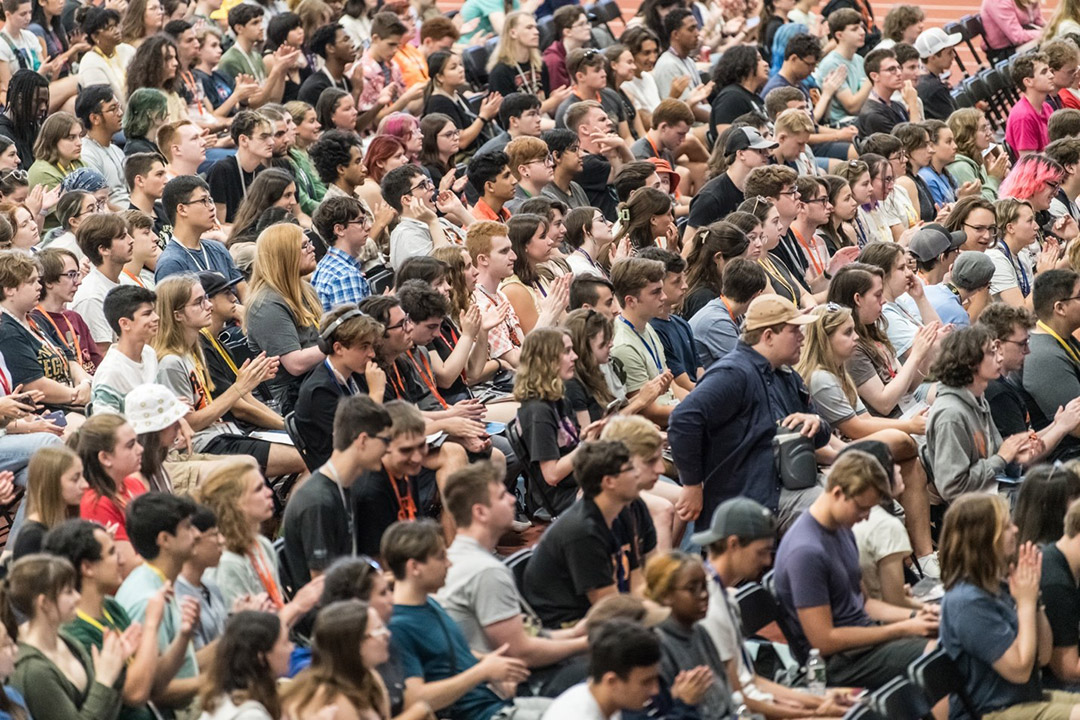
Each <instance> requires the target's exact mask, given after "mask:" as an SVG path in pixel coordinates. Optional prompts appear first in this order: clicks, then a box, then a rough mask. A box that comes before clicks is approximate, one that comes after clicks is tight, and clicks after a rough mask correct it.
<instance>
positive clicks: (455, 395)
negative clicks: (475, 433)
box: [431, 318, 471, 405]
mask: <svg viewBox="0 0 1080 720" xmlns="http://www.w3.org/2000/svg"><path fill="white" fill-rule="evenodd" d="M460 335H461V332H460V331H459V330H458V329H457V328H456V327H454V323H453V322H451V321H450V318H443V322H442V327H440V328H439V334H438V335H436V336H435V339H434V340H433V341H432V343H431V347H432V348H434V349H435V352H437V353H438V354H439V357H440V358H441V359H442V361H443V362H446V358H448V357H450V355H451V353H453V352H454V348H455V347H457V341H458V337H460ZM466 365H468V363H466ZM439 391H440V393H441V394H442V396H443V399H444V400H446V402H448V403H450V404H451V405H453V404H454V403H456V402H457V401H459V400H464V399H465V398H468V397H471V394H470V393H469V386H468V385H466V384H465V381H464V380H463V379H462V377H461V376H460V375H458V376H457V377H455V378H454V382H452V383H451V384H450V387H446V388H444V387H440V388H439Z"/></svg>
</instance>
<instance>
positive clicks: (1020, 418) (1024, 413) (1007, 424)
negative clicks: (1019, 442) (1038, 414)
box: [986, 378, 1031, 438]
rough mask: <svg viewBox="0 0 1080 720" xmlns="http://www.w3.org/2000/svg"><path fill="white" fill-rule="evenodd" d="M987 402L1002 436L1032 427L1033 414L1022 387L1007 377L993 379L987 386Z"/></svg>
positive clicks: (1005, 436)
mask: <svg viewBox="0 0 1080 720" xmlns="http://www.w3.org/2000/svg"><path fill="white" fill-rule="evenodd" d="M986 402H987V403H988V404H989V405H990V414H991V416H993V418H994V425H995V426H996V427H997V429H998V432H999V433H1001V437H1003V438H1007V437H1009V436H1010V435H1016V434H1017V433H1022V432H1028V431H1029V430H1030V429H1031V415H1030V414H1029V413H1028V408H1027V404H1026V403H1025V402H1024V397H1023V395H1021V394H1020V389H1019V388H1017V386H1016V385H1015V384H1014V383H1012V382H1010V381H1009V380H1008V379H1007V378H998V379H996V380H991V381H990V383H989V384H988V385H987V386H986Z"/></svg>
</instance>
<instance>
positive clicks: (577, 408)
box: [563, 377, 604, 422]
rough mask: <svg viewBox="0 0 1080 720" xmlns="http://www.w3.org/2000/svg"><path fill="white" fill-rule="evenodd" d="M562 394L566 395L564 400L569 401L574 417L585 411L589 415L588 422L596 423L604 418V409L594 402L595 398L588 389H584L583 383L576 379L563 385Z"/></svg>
mask: <svg viewBox="0 0 1080 720" xmlns="http://www.w3.org/2000/svg"><path fill="white" fill-rule="evenodd" d="M563 393H564V394H565V395H566V399H567V400H569V401H570V409H571V410H573V411H574V414H575V415H576V414H577V413H579V412H581V411H582V410H586V411H588V413H589V422H596V421H597V420H599V419H600V418H602V417H603V416H604V408H602V407H600V403H598V402H597V401H596V396H595V395H593V394H592V393H591V392H589V389H588V388H587V387H585V383H583V382H581V381H580V380H578V379H577V378H576V377H574V378H571V379H569V380H567V381H566V382H565V383H563Z"/></svg>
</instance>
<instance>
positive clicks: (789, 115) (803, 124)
mask: <svg viewBox="0 0 1080 720" xmlns="http://www.w3.org/2000/svg"><path fill="white" fill-rule="evenodd" d="M776 132H777V133H782V132H783V133H787V134H789V135H798V134H800V133H812V132H814V121H813V120H811V119H810V115H809V114H808V113H807V112H806V111H805V110H800V109H798V108H788V109H787V110H785V111H784V112H782V113H780V114H779V115H777V116H776Z"/></svg>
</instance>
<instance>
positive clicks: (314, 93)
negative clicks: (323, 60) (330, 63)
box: [297, 72, 352, 107]
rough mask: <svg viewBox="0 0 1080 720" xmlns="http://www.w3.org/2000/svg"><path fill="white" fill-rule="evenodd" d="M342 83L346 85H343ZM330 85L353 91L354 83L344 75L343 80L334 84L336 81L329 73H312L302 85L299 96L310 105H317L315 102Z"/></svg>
mask: <svg viewBox="0 0 1080 720" xmlns="http://www.w3.org/2000/svg"><path fill="white" fill-rule="evenodd" d="M342 85H344V87H342ZM329 87H337V88H340V89H342V90H345V91H346V92H350V93H351V92H352V83H350V82H349V78H347V77H344V78H342V81H341V82H339V83H338V84H337V85H334V81H333V80H331V79H330V76H329V75H327V74H326V73H325V72H317V73H312V74H311V75H310V76H309V77H308V78H307V79H306V80H304V82H303V83H302V84H301V85H300V91H299V92H298V93H297V97H298V99H300V100H303V101H304V102H306V103H307V104H308V105H310V106H312V107H315V104H316V103H317V102H319V96H320V95H322V91H323V90H325V89H326V88H329Z"/></svg>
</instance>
